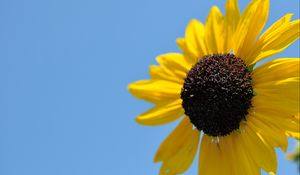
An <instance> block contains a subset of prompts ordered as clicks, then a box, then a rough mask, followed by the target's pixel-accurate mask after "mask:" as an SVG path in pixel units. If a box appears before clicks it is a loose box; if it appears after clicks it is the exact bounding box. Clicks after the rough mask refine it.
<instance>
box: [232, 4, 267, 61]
mask: <svg viewBox="0 0 300 175" xmlns="http://www.w3.org/2000/svg"><path fill="white" fill-rule="evenodd" d="M269 3H270V2H269V0H253V1H251V3H250V4H249V5H248V6H247V8H246V9H245V11H244V12H243V14H242V16H241V19H240V21H239V24H238V27H237V30H236V33H235V36H234V37H235V40H234V42H235V46H234V52H235V53H236V55H237V56H239V57H241V58H243V59H244V60H245V61H246V63H248V61H247V59H248V57H247V53H248V51H249V49H250V48H251V47H252V46H253V44H254V42H255V40H256V38H257V36H258V35H259V33H260V32H261V31H262V29H263V27H264V26H265V23H266V21H267V18H268V13H269Z"/></svg>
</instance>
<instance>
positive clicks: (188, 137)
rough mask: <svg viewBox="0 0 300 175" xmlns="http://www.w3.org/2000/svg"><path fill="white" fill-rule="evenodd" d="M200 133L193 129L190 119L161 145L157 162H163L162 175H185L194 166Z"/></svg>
mask: <svg viewBox="0 0 300 175" xmlns="http://www.w3.org/2000/svg"><path fill="white" fill-rule="evenodd" d="M199 138H200V132H199V131H198V130H197V129H193V125H192V124H191V122H190V120H189V118H188V117H184V119H183V120H182V121H181V122H180V124H179V125H178V126H177V127H176V128H175V130H174V131H173V132H172V133H171V134H170V135H169V136H168V137H167V138H166V139H165V141H164V142H163V143H162V144H161V145H160V147H159V149H158V151H157V153H156V156H155V159H154V161H155V162H160V161H161V162H162V167H161V169H160V175H175V174H181V173H184V172H185V171H186V170H187V169H188V168H189V166H190V165H191V164H192V162H193V160H194V157H195V155H196V152H197V148H198V144H199Z"/></svg>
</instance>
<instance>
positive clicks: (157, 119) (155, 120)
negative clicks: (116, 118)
mask: <svg viewBox="0 0 300 175" xmlns="http://www.w3.org/2000/svg"><path fill="white" fill-rule="evenodd" d="M181 103H182V102H181V99H178V100H175V101H168V102H164V103H160V104H158V105H156V106H155V107H153V108H152V109H150V110H148V111H146V112H145V113H143V114H141V115H139V116H138V117H137V118H136V121H137V122H138V123H140V124H142V125H162V124H166V123H169V122H172V121H174V120H177V119H178V118H179V117H181V116H182V115H183V114H184V110H183V108H182V107H181Z"/></svg>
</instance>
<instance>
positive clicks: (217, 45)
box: [205, 6, 225, 54]
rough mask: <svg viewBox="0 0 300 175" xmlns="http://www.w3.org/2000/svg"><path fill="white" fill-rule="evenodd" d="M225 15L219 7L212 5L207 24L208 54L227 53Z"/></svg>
mask: <svg viewBox="0 0 300 175" xmlns="http://www.w3.org/2000/svg"><path fill="white" fill-rule="evenodd" d="M223 25H224V17H223V15H222V13H221V12H220V10H219V8H218V7H216V6H214V7H212V9H211V11H210V13H209V15H208V17H207V20H206V24H205V31H207V32H206V33H205V41H206V45H207V50H208V54H217V53H225V50H224V45H225V35H224V27H223Z"/></svg>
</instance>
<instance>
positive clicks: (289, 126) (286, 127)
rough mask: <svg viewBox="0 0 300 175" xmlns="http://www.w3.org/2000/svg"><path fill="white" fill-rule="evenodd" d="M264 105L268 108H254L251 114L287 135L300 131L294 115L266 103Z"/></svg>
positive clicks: (297, 120)
mask: <svg viewBox="0 0 300 175" xmlns="http://www.w3.org/2000/svg"><path fill="white" fill-rule="evenodd" d="M265 106H268V108H265V107H263V108H255V113H253V114H251V115H253V116H254V117H255V119H256V120H257V121H258V120H259V121H262V122H263V123H265V124H267V125H270V126H273V127H274V128H278V129H280V130H281V131H282V132H283V133H285V134H286V135H287V136H289V134H288V133H299V132H300V123H299V119H297V118H296V117H295V116H294V115H291V114H290V113H287V112H285V111H283V110H280V109H279V108H272V107H270V106H269V105H268V104H265ZM298 110H299V109H298ZM249 118H251V116H249ZM255 119H254V120H255ZM256 123H258V122H256ZM260 127H262V125H260ZM278 137H279V136H278Z"/></svg>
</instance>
